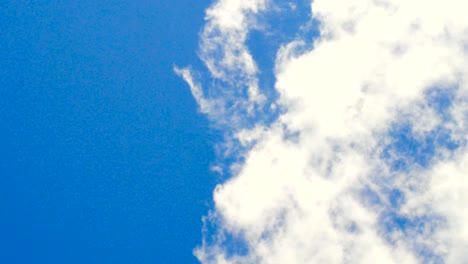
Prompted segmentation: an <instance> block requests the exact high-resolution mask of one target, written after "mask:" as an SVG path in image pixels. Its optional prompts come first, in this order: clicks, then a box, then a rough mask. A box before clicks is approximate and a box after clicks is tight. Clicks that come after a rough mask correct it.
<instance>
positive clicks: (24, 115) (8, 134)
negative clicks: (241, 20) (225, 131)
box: [0, 0, 216, 264]
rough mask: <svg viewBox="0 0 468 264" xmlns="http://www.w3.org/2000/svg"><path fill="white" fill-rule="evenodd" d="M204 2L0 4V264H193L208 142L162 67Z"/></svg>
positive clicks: (168, 65) (183, 93) (207, 192)
mask: <svg viewBox="0 0 468 264" xmlns="http://www.w3.org/2000/svg"><path fill="white" fill-rule="evenodd" d="M208 5H209V1H207V0H202V1H188V0H177V1H160V0H153V1H148V0H145V1H123V0H115V1H88V0H85V1H8V0H7V1H2V2H1V3H0V26H1V34H0V263H48V264H53V263H60V264H64V263H195V262H196V259H195V258H194V257H193V256H192V249H193V247H194V246H196V245H197V244H199V243H200V241H201V231H200V230H201V224H202V223H201V216H202V215H204V214H206V212H207V210H208V208H209V203H210V200H211V192H212V190H213V188H214V184H215V182H214V180H215V177H214V176H213V175H212V174H210V173H208V168H209V165H210V161H212V160H214V153H213V150H212V149H213V148H212V147H213V146H212V145H213V143H214V142H215V141H216V139H215V136H216V135H214V134H213V132H210V130H208V122H207V121H206V119H205V118H204V117H203V116H201V115H200V114H198V113H197V110H196V104H195V102H194V100H193V98H192V97H191V94H190V91H189V89H188V88H187V86H186V84H185V83H184V82H183V81H182V80H181V79H180V78H179V77H178V76H176V75H175V74H174V73H173V71H172V68H173V65H174V64H177V65H181V66H184V65H187V64H192V65H193V64H195V65H196V64H197V63H199V61H198V60H197V58H196V53H195V52H194V50H195V49H196V47H197V42H198V32H199V31H200V29H201V28H202V25H203V17H204V9H205V8H206V7H207V6H208Z"/></svg>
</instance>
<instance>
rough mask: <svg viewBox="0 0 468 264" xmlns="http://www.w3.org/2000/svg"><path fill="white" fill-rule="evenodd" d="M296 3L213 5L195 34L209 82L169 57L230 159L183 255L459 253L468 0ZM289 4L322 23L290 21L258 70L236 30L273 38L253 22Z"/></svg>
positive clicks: (427, 258) (388, 258)
mask: <svg viewBox="0 0 468 264" xmlns="http://www.w3.org/2000/svg"><path fill="white" fill-rule="evenodd" d="M304 2H305V1H299V0H298V1H295V2H291V3H289V5H284V3H281V5H282V6H280V3H277V2H274V1H267V0H263V1H262V0H243V1H242V0H219V1H217V2H215V3H214V4H213V5H212V6H211V7H210V8H209V9H208V10H207V11H206V26H205V28H204V30H203V31H202V33H201V35H200V38H201V40H200V50H199V54H200V58H201V59H202V61H203V62H204V63H205V65H206V67H207V69H208V74H209V81H207V82H203V81H202V80H201V79H200V78H201V77H200V76H201V75H199V74H197V73H195V72H194V71H193V70H191V69H190V68H184V69H180V68H176V69H175V70H176V72H177V73H178V74H179V75H181V76H182V77H183V78H184V79H185V80H186V81H187V83H188V84H189V86H190V88H191V90H192V93H193V95H194V97H195V99H196V100H197V102H198V103H199V105H200V110H201V112H203V113H204V114H206V115H208V116H209V118H210V119H211V120H212V121H213V123H214V124H215V125H216V126H217V127H218V128H221V129H223V130H224V131H225V132H226V135H228V136H229V137H228V139H227V140H228V142H227V143H226V144H225V150H226V153H231V154H230V155H234V156H236V157H235V158H236V160H238V161H237V162H235V163H234V164H230V165H231V166H230V170H229V172H228V174H229V175H231V177H230V178H229V179H228V180H226V181H225V182H224V183H222V184H220V185H219V186H218V187H217V188H216V189H215V190H214V201H215V208H214V209H213V211H212V212H211V213H210V214H209V216H208V217H207V218H206V221H207V226H214V231H213V230H211V231H206V238H205V240H204V241H203V242H202V244H201V245H200V246H199V247H198V248H196V249H195V254H196V256H197V257H198V259H199V260H200V261H201V262H203V263H372V264H373V263H468V214H467V213H466V208H467V205H468V152H467V140H468V138H467V135H468V133H467V132H468V124H467V121H468V16H467V15H466V10H468V3H467V2H466V1H462V0H446V1H422V0H393V1H390V0H388V1H386V0H340V1H338V0H315V1H313V2H311V3H310V2H309V3H304ZM301 8H302V9H303V8H308V9H309V10H310V21H309V22H306V23H305V24H304V25H303V27H301V28H304V27H307V26H308V25H309V26H310V23H315V24H318V25H319V32H320V34H319V35H317V36H315V37H314V38H311V37H310V35H309V36H307V34H302V33H304V31H303V30H301V29H300V28H298V29H297V32H298V34H297V36H296V37H295V38H294V39H293V40H292V41H289V42H285V43H282V44H281V45H279V46H278V47H277V51H276V54H277V55H276V58H275V59H274V64H275V67H274V69H259V67H258V66H257V63H256V61H255V58H256V57H257V55H256V54H252V53H251V52H250V50H249V45H248V42H247V41H248V38H249V36H250V35H249V34H251V33H252V31H257V32H258V31H260V32H263V33H264V34H265V35H266V36H269V37H270V38H275V37H276V35H275V34H273V33H271V32H269V30H268V28H271V27H275V25H265V22H264V21H265V19H263V18H265V17H268V16H269V15H271V14H273V13H274V14H275V15H279V16H281V14H282V12H297V10H298V9H301ZM286 9H288V10H286ZM268 71H271V72H274V87H267V86H266V85H265V84H262V83H261V82H260V81H259V80H260V78H259V75H260V74H261V73H262V72H268ZM197 78H198V79H197ZM272 89H273V91H274V92H275V94H274V93H272V92H271V90H272ZM267 116H268V117H267ZM272 117H274V119H273V121H272V120H271V119H272ZM220 155H221V154H220ZM207 228H208V227H207Z"/></svg>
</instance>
